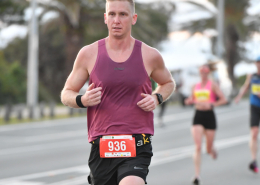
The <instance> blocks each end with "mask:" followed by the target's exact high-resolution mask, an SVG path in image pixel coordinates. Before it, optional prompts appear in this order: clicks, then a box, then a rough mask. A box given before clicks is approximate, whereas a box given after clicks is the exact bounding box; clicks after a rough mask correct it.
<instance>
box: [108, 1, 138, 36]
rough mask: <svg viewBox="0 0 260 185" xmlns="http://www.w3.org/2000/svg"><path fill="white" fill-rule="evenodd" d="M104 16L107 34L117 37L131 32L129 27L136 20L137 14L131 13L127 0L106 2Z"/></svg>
mask: <svg viewBox="0 0 260 185" xmlns="http://www.w3.org/2000/svg"><path fill="white" fill-rule="evenodd" d="M104 16H105V23H106V24H107V27H108V31H109V34H110V35H112V36H114V37H119V38H120V37H124V36H125V35H126V34H127V33H130V34H131V27H132V25H134V24H135V23H136V20H137V14H134V13H133V10H132V8H131V4H130V3H129V2H127V1H111V2H107V6H106V13H105V14H104Z"/></svg>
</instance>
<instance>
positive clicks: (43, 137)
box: [0, 109, 247, 143]
mask: <svg viewBox="0 0 260 185" xmlns="http://www.w3.org/2000/svg"><path fill="white" fill-rule="evenodd" d="M239 110H240V109H236V110H229V111H227V110H221V111H218V116H220V115H221V116H223V115H228V117H227V118H225V120H226V119H230V118H233V114H230V112H236V115H239V116H241V114H243V113H245V111H244V110H243V111H239ZM191 113H192V112H191V111H187V112H184V113H180V114H177V116H175V115H176V114H170V115H167V116H165V118H164V119H163V120H164V122H165V124H167V125H169V124H172V122H173V121H179V120H183V119H191V118H192V116H193V114H191ZM243 115H247V114H243ZM221 121H223V119H221ZM186 123H187V122H185V125H186V126H179V125H178V126H175V125H176V124H174V127H176V130H181V129H185V128H188V127H189V124H186ZM154 124H155V125H156V124H158V120H157V119H155V123H154ZM181 125H183V123H181ZM0 129H1V128H0ZM168 131H170V130H168ZM87 134H88V133H87V129H86V130H79V131H70V132H63V133H54V134H46V135H40V136H27V137H10V136H7V137H6V136H0V138H1V141H2V142H7V143H10V142H19V143H21V142H23V143H35V142H41V141H51V140H61V139H68V138H75V137H84V136H86V137H87Z"/></svg>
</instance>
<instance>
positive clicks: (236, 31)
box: [180, 0, 248, 83]
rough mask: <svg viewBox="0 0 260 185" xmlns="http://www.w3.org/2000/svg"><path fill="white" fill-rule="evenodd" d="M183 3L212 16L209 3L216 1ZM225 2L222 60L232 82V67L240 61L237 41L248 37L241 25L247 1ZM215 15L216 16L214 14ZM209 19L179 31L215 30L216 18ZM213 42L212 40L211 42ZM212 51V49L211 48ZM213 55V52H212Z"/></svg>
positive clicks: (182, 26)
mask: <svg viewBox="0 0 260 185" xmlns="http://www.w3.org/2000/svg"><path fill="white" fill-rule="evenodd" d="M185 2H187V3H190V4H193V5H195V6H197V7H199V8H202V9H204V10H206V11H208V12H210V13H213V14H214V11H212V10H213V9H212V8H210V7H211V6H210V5H207V6H205V3H206V4H209V3H210V2H211V3H212V5H214V4H216V3H217V0H210V1H209V2H206V1H204V2H203V3H202V2H201V1H199V0H185ZM224 2H225V11H224V12H225V21H224V27H225V30H224V35H225V36H224V43H225V55H224V58H225V59H226V61H227V64H228V67H229V75H230V78H231V80H232V82H233V83H234V82H235V79H234V72H233V69H234V66H235V64H236V63H237V62H238V61H239V60H240V58H241V57H243V56H240V54H239V53H240V52H239V47H238V42H239V41H244V40H245V39H246V38H247V35H248V27H246V26H245V25H244V24H243V21H242V20H243V18H244V16H245V9H246V7H247V5H248V1H247V0H239V1H237V0H228V1H224ZM215 15H216V14H215ZM215 15H214V16H212V17H211V18H204V19H200V20H194V21H191V22H188V23H185V24H182V25H180V30H188V31H190V32H191V33H192V34H193V33H196V32H203V31H205V30H206V29H215V27H216V26H215V25H216V20H215V17H216V16H215ZM213 42H214V40H213ZM212 49H213V48H212ZM213 53H214V50H213Z"/></svg>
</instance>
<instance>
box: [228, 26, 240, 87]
mask: <svg viewBox="0 0 260 185" xmlns="http://www.w3.org/2000/svg"><path fill="white" fill-rule="evenodd" d="M226 30H227V32H226V33H227V40H226V55H227V63H228V73H229V76H230V79H231V81H232V84H233V86H235V77H234V67H235V65H236V63H237V61H238V58H239V56H238V51H237V42H238V40H239V35H238V32H237V30H236V28H235V26H234V25H233V24H229V25H228V26H227V29H226Z"/></svg>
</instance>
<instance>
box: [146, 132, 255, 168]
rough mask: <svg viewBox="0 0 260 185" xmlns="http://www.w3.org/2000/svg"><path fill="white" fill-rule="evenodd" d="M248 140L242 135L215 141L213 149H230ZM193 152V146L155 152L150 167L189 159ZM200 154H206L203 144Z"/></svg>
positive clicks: (246, 136) (247, 137)
mask: <svg viewBox="0 0 260 185" xmlns="http://www.w3.org/2000/svg"><path fill="white" fill-rule="evenodd" d="M249 138H250V137H249V136H248V135H243V136H238V137H233V138H227V139H221V140H217V141H216V142H215V147H216V148H217V150H222V149H226V148H230V147H233V146H237V145H240V144H244V143H247V142H248V141H249ZM193 152H194V145H191V146H186V147H181V148H174V149H170V150H165V151H160V152H155V154H154V157H153V159H152V161H151V167H152V166H157V165H161V164H165V163H169V162H173V161H177V160H180V159H184V158H187V157H191V156H192V154H193ZM202 153H203V154H205V153H206V150H205V144H204V147H203V150H202Z"/></svg>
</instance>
